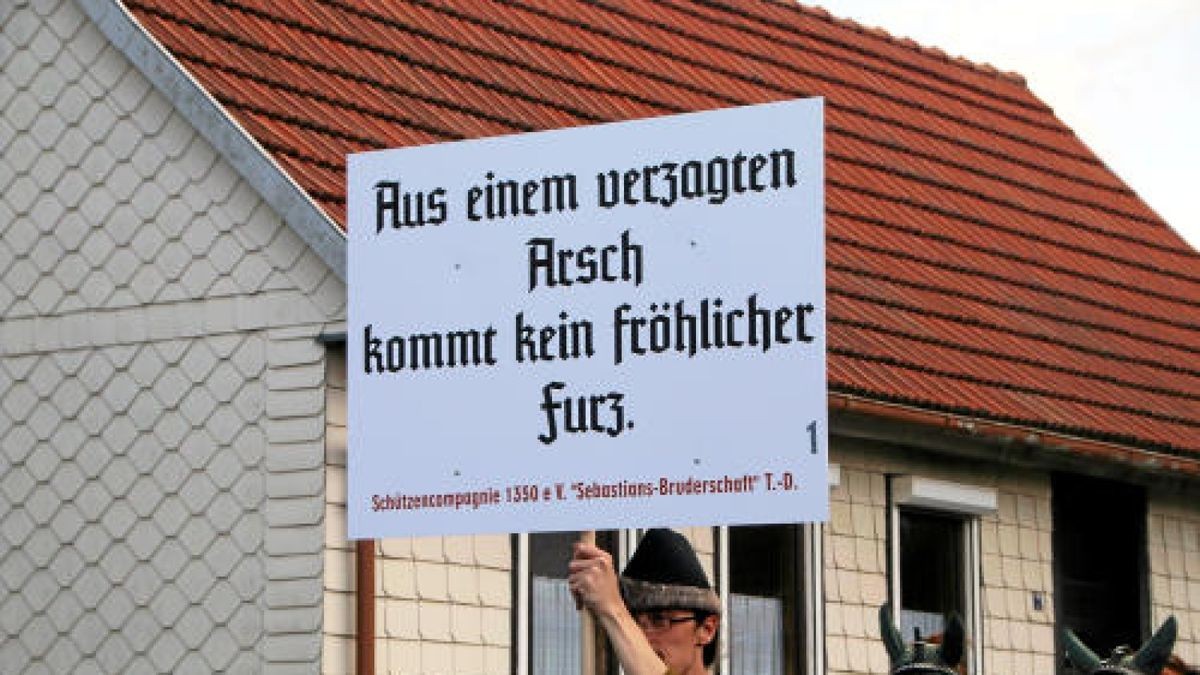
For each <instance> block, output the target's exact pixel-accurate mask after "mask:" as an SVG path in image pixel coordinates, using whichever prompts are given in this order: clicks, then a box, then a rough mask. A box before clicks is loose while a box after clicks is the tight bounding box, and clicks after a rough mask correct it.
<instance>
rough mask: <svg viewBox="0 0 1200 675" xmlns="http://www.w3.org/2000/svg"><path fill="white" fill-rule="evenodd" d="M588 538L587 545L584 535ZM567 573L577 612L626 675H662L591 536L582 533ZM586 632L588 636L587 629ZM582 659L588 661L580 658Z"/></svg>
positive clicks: (662, 668) (659, 661) (663, 667)
mask: <svg viewBox="0 0 1200 675" xmlns="http://www.w3.org/2000/svg"><path fill="white" fill-rule="evenodd" d="M588 534H591V535H592V536H591V541H588V538H587V535H588ZM567 570H568V572H569V575H568V577H567V584H568V587H569V588H570V589H571V594H572V595H573V596H574V597H575V602H576V604H577V605H579V606H580V607H581V608H585V609H587V610H588V612H587V614H585V615H584V616H588V615H590V616H592V617H594V618H595V620H596V621H598V622H599V623H600V627H601V628H603V629H604V632H605V634H606V635H607V636H608V641H609V643H610V644H612V646H613V651H615V652H616V654H617V660H619V661H620V662H621V667H622V668H623V669H624V671H625V674H626V675H664V673H668V672H669V671H668V670H667V665H666V664H665V663H663V661H662V659H660V658H658V654H656V653H654V650H653V649H652V648H651V647H650V643H649V642H648V641H647V640H646V636H645V634H644V633H643V632H642V629H641V628H639V627H638V625H637V622H636V621H634V619H633V615H631V614H630V613H629V610H628V609H626V607H625V601H624V600H622V599H621V586H620V582H619V581H618V580H617V573H616V569H615V568H614V566H613V560H612V556H611V555H609V554H608V553H607V552H606V551H604V550H602V549H600V548H597V547H596V544H595V533H594V532H585V533H584V536H582V537H580V540H579V542H577V543H576V544H575V551H574V555H573V556H572V558H571V562H570V563H569V565H568V567H567ZM585 630H588V632H590V630H589V629H586V628H585ZM584 658H585V659H588V658H589V657H588V656H587V655H585V656H584Z"/></svg>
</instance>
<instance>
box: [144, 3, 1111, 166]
mask: <svg viewBox="0 0 1200 675" xmlns="http://www.w3.org/2000/svg"><path fill="white" fill-rule="evenodd" d="M135 1H136V0H135ZM214 1H215V2H218V3H219V4H223V5H226V6H229V7H232V8H236V9H238V10H240V11H245V12H248V13H252V14H258V15H262V16H265V17H268V18H274V17H273V16H272V15H269V14H266V13H265V12H263V11H262V10H260V9H258V8H254V7H247V6H245V5H243V4H241V3H238V2H236V1H235V0H214ZM327 2H330V3H334V4H339V5H340V3H336V0H327ZM345 9H346V10H347V11H352V12H356V13H359V14H362V15H364V16H365V17H367V18H372V19H380V18H382V19H383V20H385V21H387V20H388V19H387V18H386V17H379V16H378V15H375V14H371V13H366V11H365V10H359V9H357V8H354V7H345ZM446 11H449V10H446ZM465 20H470V19H469V18H467V19H465ZM285 23H288V24H289V25H294V27H296V28H297V29H299V30H305V31H309V32H314V31H317V29H316V28H314V27H311V26H307V25H304V24H300V23H298V22H288V21H285ZM398 27H400V28H402V29H404V30H414V29H413V28H412V27H410V26H398ZM496 29H497V30H503V29H502V28H496ZM326 36H327V37H331V38H336V39H340V40H345V41H347V42H356V43H359V44H358V45H357V46H360V47H361V48H366V49H377V48H376V47H374V46H373V45H369V44H368V43H362V42H361V41H357V40H354V39H353V38H348V37H347V36H344V35H336V36H335V35H333V34H327V35H326ZM427 37H429V39H435V40H439V41H443V42H444V41H445V40H444V38H441V37H440V36H436V35H433V34H427ZM454 46H456V47H458V48H460V49H466V50H469V51H473V52H475V51H476V50H474V48H471V47H468V46H466V45H461V44H457V43H455V44H454ZM556 48H564V47H561V46H559V47H556ZM483 55H484V56H486V57H487V58H497V59H500V60H503V61H507V60H510V59H509V58H508V57H504V56H501V55H498V54H495V53H490V52H488V53H484V54H483ZM513 65H516V66H518V67H520V68H523V69H527V70H534V69H533V68H532V67H531V66H530V65H529V64H528V63H525V62H521V63H516V64H513ZM616 65H618V66H619V67H623V66H624V65H625V64H619V63H617V64H616ZM426 67H432V66H430V65H428V64H426ZM534 72H540V74H542V75H543V76H546V77H550V78H553V79H558V80H562V81H568V82H571V84H574V85H575V86H582V87H585V88H591V89H596V90H602V91H606V92H607V93H610V94H613V95H618V96H625V97H629V98H631V99H634V100H638V101H639V102H641V103H643V104H645V105H650V106H655V107H658V108H666V109H667V110H668V111H681V110H684V109H686V108H682V107H673V106H672V105H671V104H670V103H667V102H664V101H659V100H650V99H647V98H644V97H634V96H632V95H630V94H629V93H628V92H627V91H624V90H617V89H613V88H602V87H598V86H597V85H595V83H592V82H587V81H582V80H575V81H571V80H566V79H564V78H563V77H562V76H561V75H559V74H556V73H552V72H548V71H537V70H534ZM452 76H457V77H464V76H463V74H462V73H459V72H456V73H453V75H452ZM464 79H465V78H464ZM660 79H662V78H660ZM669 82H670V83H671V84H673V85H674V86H680V87H683V88H685V89H689V90H693V91H697V92H699V93H702V94H704V95H706V96H711V97H716V98H718V99H723V100H725V101H726V102H727V103H731V104H735V105H737V104H744V103H746V101H745V100H742V99H737V98H732V97H726V96H724V95H722V94H720V93H718V92H713V91H710V90H707V89H703V88H700V87H697V86H695V85H691V84H689V83H682V82H676V81H673V80H669ZM764 86H771V87H772V88H776V87H773V86H772V85H764ZM506 93H509V94H510V95H511V94H513V92H506ZM785 93H790V94H792V95H795V94H796V93H798V92H785ZM538 102H540V103H542V104H544V105H554V104H553V103H551V102H548V101H545V100H538ZM830 105H831V107H839V104H837V103H835V102H830ZM846 109H847V110H848V111H850V112H852V113H854V114H867V113H866V112H865V111H861V110H858V109H855V108H851V107H846ZM568 112H572V113H574V114H577V115H580V116H584V115H586V114H585V113H583V112H582V111H578V110H570V111H568ZM869 116H871V117H874V118H877V119H880V120H881V121H884V122H887V123H889V124H900V125H903V126H911V125H905V124H904V123H903V122H902V121H900V120H896V119H893V118H888V117H884V116H877V115H869ZM592 121H605V120H599V119H594V118H593V120H592ZM913 129H914V131H918V132H920V133H925V134H930V135H935V136H940V137H941V138H943V140H946V141H948V142H956V143H959V144H962V145H966V146H968V147H971V148H972V149H973V150H974V151H980V152H990V154H992V155H993V156H997V157H1000V158H1002V159H1005V160H1006V161H1010V160H1011V155H1007V154H1005V153H999V152H996V151H990V149H987V148H983V147H981V146H978V145H974V144H971V143H969V142H967V141H965V140H963V139H961V138H958V137H953V136H943V135H940V134H937V133H936V132H933V131H931V130H927V129H923V128H919V127H913ZM1046 150H1047V151H1049V152H1057V151H1056V150H1054V149H1051V148H1046ZM1033 166H1034V167H1036V169H1037V170H1040V171H1045V172H1048V173H1056V174H1058V175H1060V177H1062V178H1064V179H1066V180H1071V181H1073V182H1083V183H1085V184H1091V185H1093V186H1095V187H1097V188H1099V189H1106V190H1114V189H1115V188H1113V187H1112V186H1107V185H1103V184H1100V183H1091V182H1089V181H1087V180H1086V179H1081V178H1080V177H1078V176H1072V175H1070V174H1066V173H1064V172H1060V171H1056V170H1054V169H1053V168H1052V167H1048V166H1042V165H1036V164H1035V165H1033Z"/></svg>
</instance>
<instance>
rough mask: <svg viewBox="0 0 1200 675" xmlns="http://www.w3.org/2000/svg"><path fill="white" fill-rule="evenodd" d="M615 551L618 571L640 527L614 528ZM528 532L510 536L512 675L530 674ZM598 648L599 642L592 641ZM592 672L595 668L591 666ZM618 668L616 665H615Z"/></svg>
mask: <svg viewBox="0 0 1200 675" xmlns="http://www.w3.org/2000/svg"><path fill="white" fill-rule="evenodd" d="M615 532H616V546H617V551H616V554H615V555H614V556H613V558H614V559H613V563H614V564H615V565H616V567H617V569H618V570H620V569H622V568H623V567H624V566H625V563H627V562H629V557H630V555H631V551H632V550H633V549H632V547H631V545H630V542H631V541H632V542H634V543H636V541H637V539H636V536H637V534H640V532H641V530H615ZM530 536H531V533H529V532H521V533H517V534H514V535H512V541H513V559H514V560H513V571H512V574H513V619H512V631H511V635H512V638H511V643H510V648H511V649H512V668H513V673H514V674H515V675H530V668H531V667H532V658H531V654H530V651H531V646H532V645H531V640H532V637H533V635H532V628H533V614H532V611H531V610H532V607H531V605H530V601H531V595H532V593H531V588H530V555H529V542H530ZM594 644H595V645H596V646H597V647H599V646H600V645H601V644H602V643H601V642H599V641H597V642H595V643H594ZM591 670H592V671H594V670H595V668H594V667H593V668H591ZM618 670H619V668H618Z"/></svg>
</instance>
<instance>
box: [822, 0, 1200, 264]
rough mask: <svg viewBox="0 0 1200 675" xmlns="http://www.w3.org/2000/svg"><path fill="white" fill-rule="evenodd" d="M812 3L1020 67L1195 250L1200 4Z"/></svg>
mask: <svg viewBox="0 0 1200 675" xmlns="http://www.w3.org/2000/svg"><path fill="white" fill-rule="evenodd" d="M807 4H814V3H812V2H810V3H807ZM815 4H817V5H819V6H822V7H824V8H825V9H827V10H829V12H830V13H831V14H833V15H834V16H838V17H842V18H849V19H854V20H855V21H857V22H859V23H861V24H864V25H868V26H877V27H880V28H883V29H885V30H887V31H888V32H889V33H891V34H892V35H896V36H901V37H911V38H912V39H914V40H916V41H917V42H919V43H921V44H923V45H928V46H933V47H939V48H941V49H942V50H943V51H945V52H947V53H948V54H951V55H958V56H963V57H965V58H967V59H970V60H971V61H975V62H982V63H990V64H992V65H993V66H995V67H997V68H999V69H1001V70H1012V71H1016V72H1018V73H1020V74H1022V75H1024V76H1025V79H1026V81H1027V82H1028V83H1029V86H1030V88H1031V89H1032V90H1033V92H1034V93H1035V94H1037V95H1038V97H1039V98H1041V99H1042V101H1044V102H1045V103H1046V104H1047V105H1049V106H1050V107H1051V108H1053V109H1054V111H1055V113H1056V114H1057V115H1058V116H1059V118H1060V119H1062V120H1063V121H1064V122H1066V123H1067V125H1068V126H1070V127H1071V128H1073V129H1074V130H1075V133H1076V134H1077V135H1078V136H1079V137H1080V138H1081V139H1083V142H1084V143H1086V144H1087V145H1088V146H1089V147H1091V149H1092V151H1093V152H1095V153H1096V154H1097V155H1098V156H1099V157H1100V159H1101V160H1103V161H1104V162H1105V163H1106V164H1108V166H1109V167H1110V168H1111V169H1112V170H1113V171H1115V172H1116V173H1117V175H1119V176H1120V177H1121V178H1122V179H1124V181H1125V182H1126V183H1127V184H1128V185H1129V186H1130V187H1132V188H1133V189H1134V190H1135V191H1136V192H1137V193H1138V194H1139V195H1140V196H1141V197H1142V199H1143V200H1145V201H1146V202H1147V203H1148V204H1149V205H1150V207H1151V208H1153V209H1154V210H1155V211H1157V212H1158V214H1159V215H1160V216H1162V217H1163V219H1164V220H1166V221H1167V222H1168V223H1169V224H1170V225H1171V227H1173V228H1174V229H1175V231H1177V232H1179V233H1180V234H1182V235H1183V236H1184V238H1185V239H1187V240H1188V241H1189V242H1190V243H1191V245H1192V247H1193V248H1197V249H1200V206H1198V204H1200V168H1198V167H1200V0H1001V1H996V0H992V1H990V2H985V1H983V0H957V1H956V0H824V1H823V2H821V1H819V0H817V1H816V2H815Z"/></svg>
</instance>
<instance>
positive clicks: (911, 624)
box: [899, 609, 946, 642]
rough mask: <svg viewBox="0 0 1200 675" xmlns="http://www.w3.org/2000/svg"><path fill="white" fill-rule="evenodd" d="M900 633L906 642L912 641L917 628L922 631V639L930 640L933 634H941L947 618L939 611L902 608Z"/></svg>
mask: <svg viewBox="0 0 1200 675" xmlns="http://www.w3.org/2000/svg"><path fill="white" fill-rule="evenodd" d="M899 628H900V634H901V636H903V637H904V641H905V642H912V641H913V639H914V638H915V637H916V632H915V630H920V631H921V639H922V640H924V641H928V640H929V637H930V636H931V635H941V633H942V631H943V630H945V629H946V620H945V618H944V617H943V616H942V615H941V614H938V613H937V612H921V611H917V610H915V609H901V610H900V626H899Z"/></svg>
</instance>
